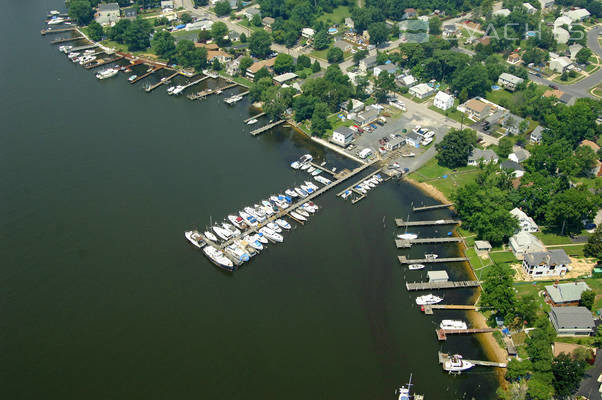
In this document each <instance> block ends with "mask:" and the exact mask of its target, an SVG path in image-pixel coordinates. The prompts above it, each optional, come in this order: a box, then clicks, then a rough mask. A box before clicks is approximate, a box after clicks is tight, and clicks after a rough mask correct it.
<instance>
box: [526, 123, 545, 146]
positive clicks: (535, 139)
mask: <svg viewBox="0 0 602 400" xmlns="http://www.w3.org/2000/svg"><path fill="white" fill-rule="evenodd" d="M542 135H543V127H542V126H541V125H537V127H535V129H533V131H532V132H531V135H530V136H529V140H531V142H532V143H541V138H542Z"/></svg>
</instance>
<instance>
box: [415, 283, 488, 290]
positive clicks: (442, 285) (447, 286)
mask: <svg viewBox="0 0 602 400" xmlns="http://www.w3.org/2000/svg"><path fill="white" fill-rule="evenodd" d="M480 284H481V282H479V281H448V282H406V289H408V291H410V292H413V291H417V290H431V289H434V290H438V289H459V288H469V287H478V286H479V285H480Z"/></svg>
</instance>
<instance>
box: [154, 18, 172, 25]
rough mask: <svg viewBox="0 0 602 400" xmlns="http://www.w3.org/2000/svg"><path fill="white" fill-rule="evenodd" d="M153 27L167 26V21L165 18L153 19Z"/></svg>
mask: <svg viewBox="0 0 602 400" xmlns="http://www.w3.org/2000/svg"><path fill="white" fill-rule="evenodd" d="M154 25H155V26H162V25H169V20H168V19H167V18H166V17H157V18H155V23H154Z"/></svg>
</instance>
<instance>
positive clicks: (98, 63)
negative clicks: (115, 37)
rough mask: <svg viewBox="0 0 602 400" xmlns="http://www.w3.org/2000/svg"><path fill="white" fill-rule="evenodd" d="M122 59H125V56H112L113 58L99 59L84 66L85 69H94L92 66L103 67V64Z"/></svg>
mask: <svg viewBox="0 0 602 400" xmlns="http://www.w3.org/2000/svg"><path fill="white" fill-rule="evenodd" d="M121 59H123V56H118V57H114V58H111V59H108V60H99V61H98V62H96V63H92V64H86V66H85V67H84V68H85V69H92V68H96V67H101V66H103V65H106V64H110V63H113V62H115V61H119V60H121Z"/></svg>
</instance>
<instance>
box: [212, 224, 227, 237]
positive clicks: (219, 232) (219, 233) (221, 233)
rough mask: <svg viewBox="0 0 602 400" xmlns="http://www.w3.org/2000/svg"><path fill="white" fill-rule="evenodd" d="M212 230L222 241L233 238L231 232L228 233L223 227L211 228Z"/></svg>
mask: <svg viewBox="0 0 602 400" xmlns="http://www.w3.org/2000/svg"><path fill="white" fill-rule="evenodd" d="M211 229H213V232H215V234H216V235H217V236H218V237H219V238H220V239H222V240H228V239H230V237H231V236H232V234H231V233H230V231H227V230H225V229H224V228H222V227H219V226H213V227H211Z"/></svg>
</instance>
